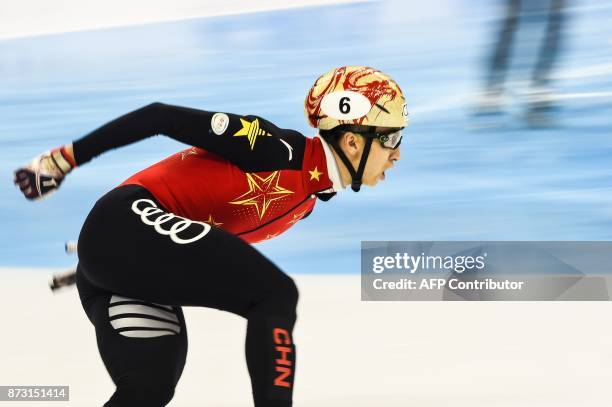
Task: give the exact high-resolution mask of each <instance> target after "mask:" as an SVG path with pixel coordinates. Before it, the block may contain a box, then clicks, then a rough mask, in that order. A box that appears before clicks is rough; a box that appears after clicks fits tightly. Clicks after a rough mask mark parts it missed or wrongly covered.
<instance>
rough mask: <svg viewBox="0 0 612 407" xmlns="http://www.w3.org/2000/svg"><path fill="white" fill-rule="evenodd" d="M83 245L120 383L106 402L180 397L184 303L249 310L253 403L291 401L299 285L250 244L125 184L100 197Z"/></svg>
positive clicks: (105, 346)
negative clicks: (169, 208)
mask: <svg viewBox="0 0 612 407" xmlns="http://www.w3.org/2000/svg"><path fill="white" fill-rule="evenodd" d="M78 252H79V266H78V268H77V287H78V290H79V296H80V298H81V302H82V304H83V308H84V309H85V312H86V313H87V316H88V318H89V319H90V321H91V322H92V323H93V325H94V326H95V328H96V336H97V341H98V348H99V351H100V355H101V356H102V360H103V362H104V364H105V366H106V369H107V370H108V373H109V374H110V376H111V377H112V379H113V381H114V383H115V385H116V386H117V389H116V391H115V393H114V394H113V395H112V397H111V398H110V400H109V401H108V402H107V403H106V404H104V406H106V407H111V406H113V407H115V406H139V407H153V406H165V405H166V404H167V403H168V402H169V401H170V400H171V399H172V396H173V394H174V388H175V386H176V384H177V382H178V380H179V378H180V376H181V373H182V371H183V367H184V364H185V357H186V353H187V333H186V327H185V320H184V318H183V313H182V310H181V308H180V307H181V306H201V307H209V308H217V309H220V310H224V311H229V312H232V313H235V314H238V315H241V316H243V317H244V318H246V319H247V320H248V325H247V333H246V359H247V365H248V369H249V374H250V376H251V383H252V391H253V398H254V401H255V406H256V407H286V406H291V404H292V402H291V397H292V392H293V379H294V375H295V346H294V343H293V337H292V331H293V327H294V324H295V320H296V305H297V301H298V291H297V288H296V286H295V283H294V282H293V280H292V279H291V278H290V277H289V276H287V275H286V274H285V273H283V272H282V271H281V270H280V269H279V268H278V267H276V266H275V265H274V264H273V263H272V262H270V261H269V260H268V259H266V258H265V257H264V256H263V255H262V254H261V253H259V252H258V251H257V250H255V249H254V248H253V247H252V246H250V245H249V244H247V243H246V242H244V241H242V240H241V239H240V238H238V237H236V236H234V235H232V234H230V233H227V232H225V231H223V230H221V229H218V228H211V227H210V226H209V225H207V224H205V223H202V222H194V221H191V220H188V219H185V218H181V217H179V216H176V215H173V214H171V213H168V212H167V211H166V210H165V209H163V207H162V206H161V205H160V204H159V202H157V201H156V200H155V198H154V197H153V196H152V195H151V194H150V193H149V192H148V191H147V190H146V189H144V188H142V187H140V186H137V185H126V186H122V187H119V188H117V189H114V190H112V191H111V192H109V193H108V194H106V195H105V196H103V197H102V198H101V199H100V200H99V201H98V202H97V203H96V205H95V206H94V208H93V209H92V211H91V213H90V214H89V216H88V217H87V220H86V221H85V224H84V225H83V229H82V230H81V234H80V236H79V242H78Z"/></svg>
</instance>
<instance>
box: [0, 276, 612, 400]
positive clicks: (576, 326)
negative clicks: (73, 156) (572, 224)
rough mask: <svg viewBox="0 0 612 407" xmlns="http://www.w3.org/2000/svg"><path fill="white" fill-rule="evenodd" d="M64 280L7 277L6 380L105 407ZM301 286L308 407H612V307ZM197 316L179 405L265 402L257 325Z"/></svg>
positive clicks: (309, 280) (348, 279) (97, 370)
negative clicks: (254, 366)
mask: <svg viewBox="0 0 612 407" xmlns="http://www.w3.org/2000/svg"><path fill="white" fill-rule="evenodd" d="M50 274H51V271H41V270H37V271H34V270H9V269H0V275H1V276H2V281H3V284H2V285H0V306H1V309H2V310H3V312H2V316H3V329H2V337H1V339H0V344H1V347H0V360H1V361H2V368H1V369H0V384H2V385H36V384H38V385H69V386H70V393H71V401H70V402H69V403H59V402H58V403H54V405H56V404H57V406H58V407H59V406H61V405H70V406H78V407H88V406H100V405H101V404H102V401H103V400H105V399H106V398H107V397H109V396H110V394H111V392H112V390H113V385H112V383H111V381H110V379H109V377H108V376H107V374H106V372H105V370H104V367H103V365H102V362H101V360H100V358H99V356H98V354H97V350H96V344H95V337H94V332H93V327H92V326H91V325H90V323H89V321H88V320H87V318H86V316H85V314H84V312H83V310H82V309H81V306H80V303H79V301H78V295H77V292H76V290H74V289H67V290H64V291H63V292H58V293H57V294H55V295H53V294H52V293H51V292H50V291H49V290H48V288H47V287H46V281H47V278H48V276H49V275H50ZM295 279H296V281H297V283H298V286H299V287H300V291H301V298H300V306H299V317H298V323H297V327H296V332H295V338H296V343H297V346H298V372H297V383H296V395H295V403H294V404H295V406H296V407H332V406H333V407H372V406H377V407H378V406H380V407H407V406H419V407H446V406H453V407H463V406H465V407H468V406H469V407H492V406H501V407H506V406H508V407H510V406H512V407H523V406H529V407H531V406H534V407H548V406H550V407H565V406H567V407H570V406H572V407H574V406H576V405H580V406H588V407H591V406H592V407H595V406H609V405H611V403H612V394H611V393H610V392H609V390H608V388H609V382H610V377H612V347H611V346H610V344H612V327H611V326H610V323H609V314H610V310H611V308H612V305H611V304H610V303H609V302H600V303H595V302H590V303H589V302H581V303H576V302H574V303H570V302H567V303H562V302H558V303H548V302H538V303H536V302H525V303H510V302H498V303H495V302H490V303H469V302H462V303H459V302H454V303H450V302H446V303H443V302H422V303H419V302H385V303H367V302H361V301H360V282H359V277H358V276H329V275H328V276H312V275H309V276H303V275H298V276H295ZM185 316H186V319H187V329H188V334H189V353H188V357H187V365H186V367H185V371H184V373H183V376H182V379H181V382H180V383H179V386H178V388H177V392H176V395H175V398H174V400H173V401H172V403H171V404H170V406H184V407H187V406H189V407H192V406H193V407H196V406H198V407H201V406H218V407H244V406H249V405H252V404H251V401H250V387H249V379H248V374H247V369H246V364H245V362H244V332H245V327H246V324H245V321H244V320H242V319H241V318H239V317H236V316H234V315H231V314H228V313H223V312H220V311H216V310H210V309H198V308H187V309H186V310H185ZM5 404H6V405H11V404H10V403H5ZM14 404H15V405H16V406H17V405H18V406H22V407H25V406H29V405H31V406H37V405H40V404H36V403H26V402H18V403H14ZM3 405H4V404H3Z"/></svg>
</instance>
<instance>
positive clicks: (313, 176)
mask: <svg viewBox="0 0 612 407" xmlns="http://www.w3.org/2000/svg"><path fill="white" fill-rule="evenodd" d="M308 173H309V174H310V180H311V181H312V180H313V179H316V180H317V181H319V177H320V176H321V175H322V174H323V173H322V172H319V170H318V169H317V167H315V168H314V170H312V171H308Z"/></svg>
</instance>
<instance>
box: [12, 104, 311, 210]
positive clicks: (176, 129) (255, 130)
mask: <svg viewBox="0 0 612 407" xmlns="http://www.w3.org/2000/svg"><path fill="white" fill-rule="evenodd" d="M158 134H163V135H166V136H169V137H171V138H173V139H175V140H178V141H180V142H183V143H186V144H189V145H191V146H194V147H200V148H203V149H205V150H207V151H210V152H211V153H214V154H216V155H219V156H220V157H222V158H224V159H226V160H228V161H230V162H232V163H233V164H235V165H237V166H238V167H240V168H241V169H242V170H244V171H247V172H256V171H275V170H279V169H288V168H293V169H300V168H301V166H302V159H303V152H304V146H305V137H304V136H303V135H302V134H300V133H299V132H297V131H295V130H287V129H280V128H278V127H276V126H275V125H274V124H272V123H271V122H269V121H267V120H265V119H262V118H261V117H257V116H240V115H235V114H231V113H220V112H208V111H205V110H198V109H192V108H188V107H182V106H173V105H168V104H164V103H151V104H149V105H147V106H144V107H142V108H140V109H138V110H135V111H133V112H130V113H127V114H125V115H123V116H121V117H118V118H116V119H114V120H112V121H110V122H109V123H107V124H105V125H103V126H102V127H100V128H98V129H96V130H94V131H92V132H91V133H89V134H87V135H86V136H84V137H82V138H80V139H78V140H76V141H74V142H73V143H72V144H69V145H66V146H62V147H60V148H57V149H54V150H52V151H51V152H47V153H43V154H41V155H39V156H38V157H36V158H35V159H34V160H32V161H31V162H30V163H29V164H28V165H26V166H24V167H21V168H19V169H17V170H16V171H15V180H14V182H15V184H16V185H18V186H19V188H20V189H21V191H22V192H23V194H24V195H25V197H26V198H28V199H39V198H42V197H43V196H46V195H49V194H50V193H51V192H53V191H55V190H56V189H57V188H58V187H59V185H60V184H61V182H62V181H63V179H64V177H65V176H66V175H67V174H68V173H69V172H70V171H71V170H72V169H73V168H75V167H76V166H78V165H83V164H84V163H86V162H88V161H90V160H91V159H92V158H94V157H96V156H98V155H100V154H102V153H104V152H106V151H109V150H112V149H114V148H118V147H122V146H125V145H128V144H131V143H135V142H137V141H140V140H143V139H145V138H148V137H152V136H155V135H158Z"/></svg>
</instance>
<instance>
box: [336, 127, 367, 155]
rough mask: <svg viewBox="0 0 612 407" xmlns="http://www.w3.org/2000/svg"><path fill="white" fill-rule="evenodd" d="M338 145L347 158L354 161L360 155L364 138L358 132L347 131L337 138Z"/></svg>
mask: <svg viewBox="0 0 612 407" xmlns="http://www.w3.org/2000/svg"><path fill="white" fill-rule="evenodd" d="M338 145H339V146H340V148H341V149H342V151H344V154H346V156H347V157H348V158H349V160H351V161H354V160H356V159H359V158H360V157H361V153H362V151H363V146H364V140H363V137H362V136H360V135H359V134H357V133H353V132H351V131H347V132H344V133H343V134H342V135H341V136H340V137H339V138H338Z"/></svg>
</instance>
